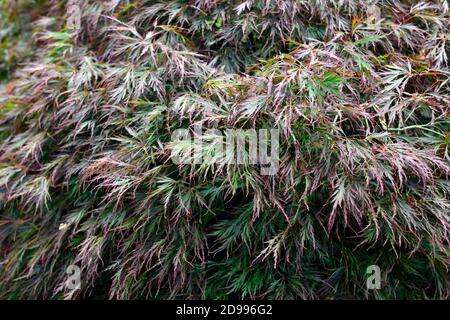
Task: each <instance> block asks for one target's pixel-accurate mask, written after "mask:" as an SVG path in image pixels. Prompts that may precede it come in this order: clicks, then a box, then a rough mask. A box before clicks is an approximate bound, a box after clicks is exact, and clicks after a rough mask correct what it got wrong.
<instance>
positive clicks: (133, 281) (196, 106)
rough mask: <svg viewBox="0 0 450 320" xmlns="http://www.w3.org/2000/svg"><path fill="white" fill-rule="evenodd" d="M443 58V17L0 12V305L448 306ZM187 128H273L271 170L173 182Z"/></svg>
mask: <svg viewBox="0 0 450 320" xmlns="http://www.w3.org/2000/svg"><path fill="white" fill-rule="evenodd" d="M78 18H79V20H77V19H78ZM449 39H450V33H449V8H448V3H447V1H446V0H444V1H428V2H420V1H404V0H378V1H362V0H361V1H360V0H348V1H341V0H308V1H306V0H296V1H294V0H286V1H281V0H246V1H243V0H233V1H224V0H189V1H181V0H178V1H175V0H174V1H124V0H113V1H94V0H78V1H77V0H70V1H59V0H48V1H32V0H29V1H20V0H18V1H12V0H0V143H1V144H0V146H1V147H0V298H2V299H18V298H22V299H31V298H57V299H63V298H64V299H71V298H72V299H78V298H102V299H106V298H111V299H175V298H185V299H247V298H250V299H418V298H426V299H446V298H448V297H449V293H450V288H449V281H448V261H449V260H448V259H449V241H448V240H449V212H450V203H449V192H450V183H449V181H448V176H449V173H450V167H449V145H450V134H449V122H450V121H449V100H450V99H449V86H448V82H449V79H450V78H449V75H450V70H449V68H448V54H449V46H448V43H449V41H450V40H449ZM195 124H202V125H203V126H204V127H213V126H214V125H216V126H217V128H219V129H221V130H225V129H230V128H240V129H250V128H255V129H261V128H278V129H280V131H281V135H280V168H279V171H278V173H277V174H276V175H274V176H264V175H261V174H260V168H258V166H255V165H251V164H247V163H246V164H244V165H239V166H237V165H232V164H224V165H217V164H213V163H211V162H206V163H202V164H201V165H175V164H174V163H173V162H172V161H171V159H170V154H171V152H180V153H186V152H189V151H190V149H189V148H190V146H189V145H188V146H186V145H183V144H181V143H174V142H172V141H171V134H172V133H173V132H174V131H175V130H176V129H179V128H188V129H192V128H193V126H194V125H195ZM191 156H192V157H196V156H198V155H197V154H195V153H194V154H191ZM71 264H75V265H77V266H79V267H80V268H81V275H82V277H81V280H82V284H81V289H80V290H75V291H71V290H69V289H68V288H66V287H65V285H64V283H65V281H66V279H67V274H66V269H67V267H68V266H69V265H71ZM374 264H376V265H378V266H379V267H380V268H381V270H382V287H381V289H379V290H374V291H370V290H369V291H368V290H367V289H366V282H365V279H366V274H365V271H366V268H367V267H368V266H369V265H374Z"/></svg>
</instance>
